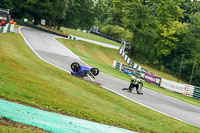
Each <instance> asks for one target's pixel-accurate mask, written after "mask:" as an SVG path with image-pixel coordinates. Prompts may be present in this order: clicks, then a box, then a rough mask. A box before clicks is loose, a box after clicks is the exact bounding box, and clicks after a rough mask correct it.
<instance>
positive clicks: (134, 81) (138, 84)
mask: <svg viewBox="0 0 200 133" xmlns="http://www.w3.org/2000/svg"><path fill="white" fill-rule="evenodd" d="M142 87H143V83H142V82H141V80H140V79H139V78H137V77H135V76H133V75H132V76H131V83H130V85H129V88H123V89H122V90H128V91H129V92H132V91H133V89H134V88H136V91H137V94H141V95H142V94H143V93H142Z"/></svg>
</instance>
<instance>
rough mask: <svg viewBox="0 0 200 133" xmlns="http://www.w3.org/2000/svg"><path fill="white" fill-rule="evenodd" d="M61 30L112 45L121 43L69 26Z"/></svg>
mask: <svg viewBox="0 0 200 133" xmlns="http://www.w3.org/2000/svg"><path fill="white" fill-rule="evenodd" d="M61 31H63V33H65V34H70V35H73V36H78V37H82V38H86V39H90V40H94V41H98V42H103V43H107V44H112V45H115V46H120V45H121V44H120V43H117V42H115V41H112V40H109V39H106V38H104V37H100V36H97V35H94V34H88V33H85V32H80V31H77V30H73V29H69V28H64V27H61Z"/></svg>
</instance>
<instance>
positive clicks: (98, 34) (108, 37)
mask: <svg viewBox="0 0 200 133" xmlns="http://www.w3.org/2000/svg"><path fill="white" fill-rule="evenodd" d="M90 33H91V34H95V35H97V36H101V37H104V38H106V39H109V40H112V41H115V42H118V43H121V41H120V40H117V39H114V38H112V37H110V36H106V35H104V34H102V33H99V32H94V31H90Z"/></svg>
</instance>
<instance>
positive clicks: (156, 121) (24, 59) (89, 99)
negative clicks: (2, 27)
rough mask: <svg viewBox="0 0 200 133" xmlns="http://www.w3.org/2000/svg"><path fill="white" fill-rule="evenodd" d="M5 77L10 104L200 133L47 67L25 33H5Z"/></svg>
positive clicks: (0, 62) (2, 91)
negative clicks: (30, 44)
mask: <svg viewBox="0 0 200 133" xmlns="http://www.w3.org/2000/svg"><path fill="white" fill-rule="evenodd" d="M96 50H97V49H96ZM102 52H103V51H102ZM103 53H104V52H103ZM82 54H83V55H85V56H86V57H87V55H86V54H85V53H84V52H82ZM113 54H114V53H113ZM88 57H90V56H89V55H88ZM99 60H101V59H100V58H99ZM101 61H103V60H101ZM106 62H107V61H106ZM0 75H1V77H0V97H3V98H6V99H8V100H12V101H13V100H14V101H18V102H20V103H23V104H29V105H32V106H34V107H37V108H41V109H44V110H51V111H54V112H58V113H62V114H66V115H69V116H76V117H79V118H84V119H87V120H92V121H96V122H100V123H105V124H109V125H114V126H118V127H123V128H126V129H130V130H134V131H138V132H160V133H163V132H165V133H171V132H190V133H196V132H198V131H199V128H197V127H194V126H191V125H188V124H186V123H183V122H180V121H178V120H175V119H173V118H170V117H167V116H165V115H163V114H160V113H158V112H155V111H152V110H150V109H148V108H145V107H143V106H141V105H138V104H136V103H133V102H131V101H129V100H127V99H125V98H122V97H120V96H117V95H115V94H113V93H112V92H109V91H107V90H105V89H102V88H100V87H98V86H96V85H95V84H92V83H90V82H87V81H84V80H82V79H79V78H76V77H73V76H71V75H70V74H69V73H66V72H64V71H62V70H60V69H58V68H56V67H54V66H52V65H49V64H47V63H46V62H44V61H42V60H40V59H39V58H38V57H37V56H36V55H35V54H34V53H33V52H32V51H31V50H30V48H29V47H28V46H27V45H26V44H25V42H24V40H23V38H22V37H21V36H20V35H19V34H15V33H6V34H0ZM0 128H2V127H0Z"/></svg>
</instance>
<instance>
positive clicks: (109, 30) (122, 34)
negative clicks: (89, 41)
mask: <svg viewBox="0 0 200 133" xmlns="http://www.w3.org/2000/svg"><path fill="white" fill-rule="evenodd" d="M101 33H103V34H104V35H107V36H111V37H113V38H115V39H118V40H121V39H122V38H123V39H124V40H126V41H128V42H131V40H132V37H133V34H132V33H131V32H129V31H127V30H125V29H124V28H122V27H120V26H113V25H106V26H104V27H102V28H101Z"/></svg>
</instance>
